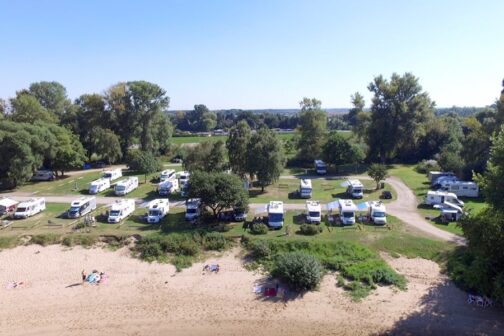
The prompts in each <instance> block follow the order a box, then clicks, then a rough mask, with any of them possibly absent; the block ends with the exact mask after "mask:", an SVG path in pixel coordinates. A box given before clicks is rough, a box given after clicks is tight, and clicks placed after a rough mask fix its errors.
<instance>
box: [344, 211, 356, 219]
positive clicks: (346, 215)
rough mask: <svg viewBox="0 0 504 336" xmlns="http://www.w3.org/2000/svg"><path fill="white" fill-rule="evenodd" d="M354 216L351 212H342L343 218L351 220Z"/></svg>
mask: <svg viewBox="0 0 504 336" xmlns="http://www.w3.org/2000/svg"><path fill="white" fill-rule="evenodd" d="M353 216H354V213H353V212H351V211H343V217H345V218H352V217H353Z"/></svg>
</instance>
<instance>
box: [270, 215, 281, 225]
mask: <svg viewBox="0 0 504 336" xmlns="http://www.w3.org/2000/svg"><path fill="white" fill-rule="evenodd" d="M269 221H270V222H273V223H276V222H282V221H283V214H270V215H269Z"/></svg>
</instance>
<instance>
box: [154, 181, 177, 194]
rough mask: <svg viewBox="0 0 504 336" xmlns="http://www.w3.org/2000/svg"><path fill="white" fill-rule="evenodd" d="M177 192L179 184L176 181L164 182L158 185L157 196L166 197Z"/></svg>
mask: <svg viewBox="0 0 504 336" xmlns="http://www.w3.org/2000/svg"><path fill="white" fill-rule="evenodd" d="M177 191H179V184H178V180H177V179H172V180H166V181H163V182H161V183H159V185H158V194H159V195H160V196H166V195H170V194H173V193H176V192H177Z"/></svg>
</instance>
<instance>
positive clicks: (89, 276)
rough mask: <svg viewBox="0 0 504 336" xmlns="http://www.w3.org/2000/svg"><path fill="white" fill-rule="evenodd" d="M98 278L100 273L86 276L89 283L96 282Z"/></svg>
mask: <svg viewBox="0 0 504 336" xmlns="http://www.w3.org/2000/svg"><path fill="white" fill-rule="evenodd" d="M97 280H98V275H97V274H96V273H91V274H89V275H88V276H87V278H86V281H87V282H89V283H96V281H97Z"/></svg>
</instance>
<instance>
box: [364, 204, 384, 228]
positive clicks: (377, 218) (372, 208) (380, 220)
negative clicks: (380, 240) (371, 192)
mask: <svg viewBox="0 0 504 336" xmlns="http://www.w3.org/2000/svg"><path fill="white" fill-rule="evenodd" d="M368 205H369V207H368V216H369V219H370V220H371V221H372V222H373V223H374V224H375V225H385V224H387V211H386V209H385V204H383V202H381V201H371V202H368Z"/></svg>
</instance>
